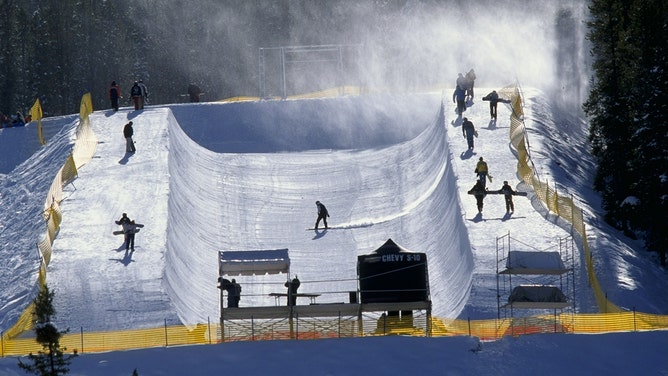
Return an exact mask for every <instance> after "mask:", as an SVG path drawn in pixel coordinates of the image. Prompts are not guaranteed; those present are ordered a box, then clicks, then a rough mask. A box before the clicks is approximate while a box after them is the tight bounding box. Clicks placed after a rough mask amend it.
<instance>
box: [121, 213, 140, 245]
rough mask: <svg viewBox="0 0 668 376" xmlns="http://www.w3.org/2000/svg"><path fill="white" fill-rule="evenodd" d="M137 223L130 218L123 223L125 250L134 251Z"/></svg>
mask: <svg viewBox="0 0 668 376" xmlns="http://www.w3.org/2000/svg"><path fill="white" fill-rule="evenodd" d="M137 227H139V226H137V224H136V223H135V221H134V220H131V221H130V223H128V224H124V225H123V232H124V233H125V237H126V241H125V250H126V251H127V250H128V249H130V250H132V252H134V251H135V235H136V234H137V232H138V231H137Z"/></svg>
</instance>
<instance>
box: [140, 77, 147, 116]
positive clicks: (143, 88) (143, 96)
mask: <svg viewBox="0 0 668 376" xmlns="http://www.w3.org/2000/svg"><path fill="white" fill-rule="evenodd" d="M139 88H140V89H141V99H142V100H141V109H142V110H143V109H144V104H148V88H147V87H146V84H145V83H144V80H139Z"/></svg>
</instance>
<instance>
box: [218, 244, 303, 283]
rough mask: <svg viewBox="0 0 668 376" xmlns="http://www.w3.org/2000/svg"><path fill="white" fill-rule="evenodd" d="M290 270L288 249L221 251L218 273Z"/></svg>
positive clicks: (258, 273) (232, 273)
mask: <svg viewBox="0 0 668 376" xmlns="http://www.w3.org/2000/svg"><path fill="white" fill-rule="evenodd" d="M289 272H290V256H289V255H288V249H287V248H285V249H272V250H256V251H219V252H218V274H219V275H220V276H223V275H232V276H237V275H263V274H279V273H289Z"/></svg>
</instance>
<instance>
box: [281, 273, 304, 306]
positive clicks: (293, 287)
mask: <svg viewBox="0 0 668 376" xmlns="http://www.w3.org/2000/svg"><path fill="white" fill-rule="evenodd" d="M299 285H301V282H299V278H297V275H295V278H293V279H292V281H291V280H289V279H288V281H287V282H285V287H287V288H288V305H289V306H293V305H297V295H296V294H297V290H298V289H299Z"/></svg>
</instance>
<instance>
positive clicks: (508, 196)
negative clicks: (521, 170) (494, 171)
mask: <svg viewBox="0 0 668 376" xmlns="http://www.w3.org/2000/svg"><path fill="white" fill-rule="evenodd" d="M499 193H502V194H503V197H504V199H505V200H506V213H514V212H515V205H513V195H516V194H517V193H516V192H515V191H514V190H513V188H512V187H511V186H510V185H508V182H507V181H504V182H503V187H501V189H499Z"/></svg>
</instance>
